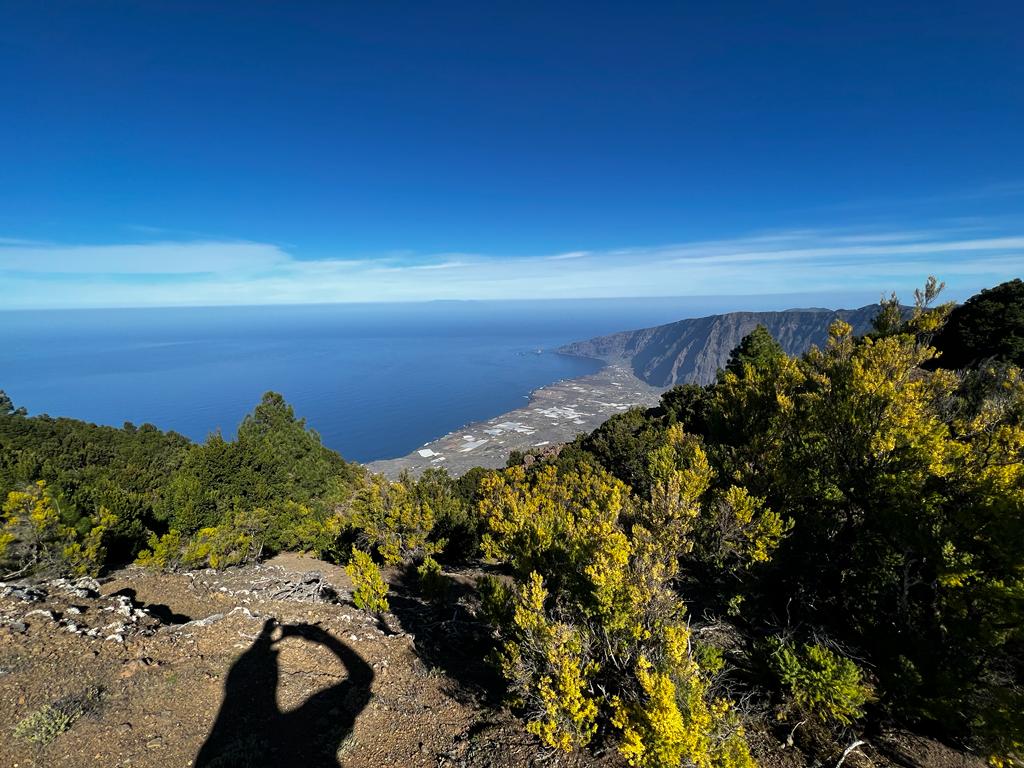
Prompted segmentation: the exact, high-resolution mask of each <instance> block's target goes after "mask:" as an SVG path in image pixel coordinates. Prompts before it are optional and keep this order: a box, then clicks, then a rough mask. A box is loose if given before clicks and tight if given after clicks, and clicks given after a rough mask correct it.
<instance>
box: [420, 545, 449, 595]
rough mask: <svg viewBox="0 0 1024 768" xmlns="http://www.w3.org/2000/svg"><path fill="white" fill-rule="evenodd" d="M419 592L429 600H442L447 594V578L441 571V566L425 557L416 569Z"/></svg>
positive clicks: (429, 557) (432, 559) (430, 558)
mask: <svg viewBox="0 0 1024 768" xmlns="http://www.w3.org/2000/svg"><path fill="white" fill-rule="evenodd" d="M416 577H417V580H418V581H419V586H420V592H422V593H423V596H424V597H427V598H429V599H431V600H442V599H444V596H445V594H446V593H447V592H448V583H449V581H448V577H447V576H445V575H444V573H442V571H441V565H440V564H439V563H438V562H437V560H435V559H434V558H432V557H431V556H430V555H427V557H426V558H424V560H423V562H422V563H420V565H419V567H418V568H417V569H416Z"/></svg>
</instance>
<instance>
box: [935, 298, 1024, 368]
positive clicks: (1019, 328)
mask: <svg viewBox="0 0 1024 768" xmlns="http://www.w3.org/2000/svg"><path fill="white" fill-rule="evenodd" d="M934 345H935V348H936V349H938V351H939V352H940V353H941V356H940V357H939V358H938V360H937V364H938V365H939V366H941V367H942V368H949V369H959V368H966V367H968V366H971V365H975V364H977V363H980V362H982V361H986V360H994V361H998V362H1010V363H1013V364H1014V365H1018V366H1021V365H1024V281H1021V280H1020V279H1019V278H1018V279H1016V280H1010V281H1008V282H1005V283H1001V284H999V285H997V286H995V287H994V288H988V289H985V290H983V291H981V292H980V293H978V294H975V295H974V296H972V297H971V298H969V299H968V300H967V301H965V302H964V303H963V304H961V305H960V306H958V307H957V308H956V309H954V310H953V312H952V314H951V315H950V316H949V320H948V321H947V322H946V325H945V327H944V328H943V329H942V331H941V332H940V333H939V334H938V335H936V337H935V341H934Z"/></svg>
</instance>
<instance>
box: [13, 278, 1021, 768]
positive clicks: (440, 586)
mask: <svg viewBox="0 0 1024 768" xmlns="http://www.w3.org/2000/svg"><path fill="white" fill-rule="evenodd" d="M941 287H942V286H941V284H939V283H938V282H937V281H935V280H929V282H928V283H927V284H926V286H925V287H924V288H923V289H922V290H921V291H919V292H918V293H917V295H916V297H915V306H914V307H913V308H906V307H902V306H901V305H900V304H899V302H898V300H897V299H895V298H890V299H886V300H885V301H883V303H882V305H881V307H880V312H879V316H878V320H877V321H876V323H875V326H874V329H873V330H872V332H871V333H868V334H867V335H865V336H863V337H856V336H854V334H853V332H852V329H851V327H850V326H849V325H847V324H845V323H842V322H837V323H835V324H834V325H833V326H832V328H831V329H830V332H829V336H828V340H827V342H826V343H825V345H824V346H823V347H822V348H820V349H819V348H814V349H812V350H810V351H809V352H808V353H807V354H805V355H803V356H802V357H799V358H795V357H789V356H787V355H785V354H783V353H782V351H781V349H780V348H779V346H778V345H777V344H776V343H775V342H774V340H772V339H771V336H770V335H769V334H768V333H767V331H765V330H764V329H763V328H759V329H757V330H755V331H754V332H753V333H752V334H751V335H750V336H748V337H747V338H746V339H745V340H744V342H743V343H742V344H740V346H739V347H738V348H737V350H736V351H735V352H734V354H733V355H732V356H731V357H730V359H729V361H728V362H727V364H726V365H725V367H724V368H723V370H722V371H721V372H720V374H719V375H718V377H717V379H716V381H715V382H714V383H712V384H710V385H708V386H706V387H697V386H693V385H686V386H682V387H678V388H676V389H674V390H671V391H669V392H667V393H666V394H665V396H664V397H663V399H662V402H661V405H660V406H659V407H657V408H654V409H650V410H647V411H644V410H640V409H634V410H632V411H628V412H625V413H623V414H621V415H619V416H616V417H613V418H612V419H609V420H608V421H607V422H606V423H605V424H603V425H602V426H601V427H599V428H598V429H597V430H595V431H594V432H593V433H591V434H589V435H585V436H581V437H580V438H578V439H577V440H575V441H574V442H573V443H571V444H569V445H567V446H565V447H564V448H563V449H562V450H561V451H560V452H558V453H557V454H545V455H538V456H531V457H529V458H530V459H531V460H530V461H526V460H525V459H524V460H522V461H518V462H517V461H512V462H510V464H511V465H510V466H509V467H507V468H505V469H503V470H500V471H489V470H475V471H473V472H471V473H468V474H467V475H466V476H464V477H463V478H459V479H458V480H455V479H453V478H451V477H449V476H448V475H447V474H446V473H445V472H443V471H441V470H430V471H428V472H425V473H424V474H423V476H421V477H420V478H413V477H411V476H408V475H404V476H402V477H400V478H399V479H398V480H397V481H392V480H387V479H385V478H382V477H367V476H366V475H365V474H364V473H363V472H362V471H361V470H359V469H358V468H356V467H354V466H352V465H349V464H347V463H345V462H344V461H342V460H341V459H340V457H337V456H336V454H333V453H332V452H330V451H327V450H326V449H324V448H323V447H322V445H320V443H319V438H318V437H316V434H315V433H313V432H311V431H310V430H308V429H306V427H305V425H304V423H303V422H302V421H301V420H298V419H296V418H295V416H294V414H293V413H292V411H291V408H290V407H288V406H287V405H286V404H285V403H284V402H283V400H281V399H280V397H279V396H275V395H270V394H268V396H266V397H265V398H264V400H263V402H262V403H261V404H260V405H259V406H258V407H257V409H256V410H255V411H254V413H253V414H252V415H251V416H250V417H247V419H246V421H245V423H244V424H243V426H242V427H241V428H240V429H239V435H238V438H237V439H236V440H235V441H226V440H223V439H222V438H220V437H219V436H214V437H212V438H211V439H210V440H209V441H207V443H205V444H204V445H191V444H188V443H187V441H184V440H183V439H182V438H179V437H177V436H174V435H167V434H163V433H159V432H157V431H156V430H152V429H150V428H146V427H142V428H137V429H136V428H132V430H128V429H126V430H106V428H98V427H97V428H92V427H90V426H89V425H81V424H80V423H78V422H67V421H66V420H56V421H54V420H51V419H46V418H39V419H35V418H33V417H28V416H26V415H25V414H23V413H18V412H17V411H16V410H15V409H14V408H13V405H10V406H9V407H6V408H5V410H6V413H3V414H0V447H3V448H4V450H3V451H0V481H2V486H0V487H2V490H3V491H4V493H5V498H6V503H5V504H4V523H3V528H2V531H0V559H3V560H4V562H5V568H6V569H8V570H14V569H25V570H26V571H30V570H33V569H36V570H38V571H40V572H42V571H63V572H67V573H95V572H96V571H97V570H98V569H99V568H101V567H102V566H103V564H104V563H109V562H124V561H126V560H128V559H131V558H132V557H134V556H136V555H138V561H139V562H140V563H142V564H146V565H150V566H153V567H157V568H169V569H174V568H187V567H199V566H210V567H214V568H223V567H227V566H230V565H234V564H238V563H244V562H249V561H253V560H259V559H260V558H262V557H263V556H265V555H266V554H267V553H270V552H274V551H279V550H281V549H296V550H305V551H310V552H314V553H316V554H318V555H319V556H321V557H325V558H327V559H331V560H334V561H347V562H348V565H347V570H348V573H349V575H350V577H351V579H352V581H353V584H354V587H355V591H354V601H355V603H356V605H357V606H359V607H360V608H362V609H364V610H367V611H371V612H381V611H385V610H387V609H388V602H387V592H388V586H387V584H386V583H385V582H384V580H383V577H382V576H381V571H380V567H379V566H378V563H384V564H386V565H389V566H394V567H400V568H404V569H406V572H407V573H408V574H410V576H414V579H415V582H416V583H417V584H418V586H419V588H420V590H421V593H422V594H423V595H424V596H426V597H429V598H431V599H432V600H437V601H441V600H443V599H444V597H443V596H444V593H445V590H446V587H447V586H448V585H449V581H448V579H447V577H446V576H445V575H444V573H443V569H442V564H450V563H452V562H456V561H466V560H473V559H475V558H484V559H486V560H488V561H489V562H490V564H491V566H493V568H494V570H496V571H497V572H499V573H500V574H501V575H500V576H495V575H491V576H488V577H484V578H482V579H480V580H479V582H478V589H477V593H478V597H479V598H480V602H481V604H482V608H483V614H484V615H485V616H486V621H487V622H488V623H489V627H490V630H492V631H493V636H494V640H495V644H496V650H495V653H494V658H493V660H494V662H495V664H496V666H497V668H498V669H499V670H500V671H501V673H502V675H503V677H504V680H505V683H506V686H507V693H508V695H509V699H510V700H511V702H512V703H513V704H514V706H515V708H516V711H517V712H518V713H519V714H520V715H521V716H522V718H523V719H524V720H525V723H526V728H527V729H528V730H529V731H530V732H531V733H533V734H534V735H535V736H536V737H537V738H538V739H539V740H540V742H541V743H543V744H544V745H546V746H547V747H549V748H551V749H556V750H563V751H572V750H580V749H587V748H588V747H592V746H593V745H594V744H595V743H601V744H602V745H604V744H606V743H609V742H614V743H615V744H616V746H617V748H618V750H619V752H620V754H621V755H622V757H623V758H624V759H626V760H627V761H628V762H629V763H630V764H632V765H635V766H643V767H644V768H663V767H665V768H668V767H671V768H676V767H677V766H700V767H701V768H732V767H737V768H739V767H743V766H751V765H753V758H752V757H751V754H750V749H749V748H748V746H747V735H748V734H749V733H750V732H751V731H752V730H754V729H760V730H765V729H771V728H772V727H773V726H772V724H771V723H768V722H766V719H765V718H764V717H763V716H760V715H758V716H755V717H748V715H747V713H746V709H747V708H746V707H743V706H740V705H739V704H738V703H737V702H739V701H741V700H742V701H746V702H751V701H753V702H755V703H756V706H754V707H752V709H753V710H754V711H755V712H757V713H763V712H765V711H767V710H768V709H769V707H770V706H771V705H772V704H777V703H778V702H780V701H781V702H783V707H782V713H783V716H784V718H785V719H786V722H787V725H788V724H789V723H790V722H792V721H800V722H802V721H807V722H808V723H809V722H814V723H816V724H817V725H818V726H819V727H820V730H821V731H822V732H825V733H830V734H832V735H833V736H836V735H837V734H839V733H840V732H843V733H845V734H847V735H848V734H849V733H851V732H857V731H858V730H859V729H860V728H862V727H864V728H866V727H868V726H869V725H870V724H871V723H873V722H877V721H876V718H886V719H894V720H897V721H899V722H905V723H914V724H920V725H922V726H925V727H928V728H930V729H932V730H934V731H937V732H941V733H944V734H947V735H948V736H949V737H950V738H951V739H956V740H957V741H958V742H959V743H965V744H968V745H970V747H971V748H972V749H976V750H978V751H981V752H983V753H984V754H986V755H987V756H989V757H990V760H991V763H992V764H993V765H994V766H1003V767H1004V768H1008V767H1011V766H1017V765H1021V764H1022V763H1021V761H1022V757H1021V751H1022V747H1021V744H1022V743H1024V721H1022V719H1021V716H1020V712H1021V711H1024V619H1022V617H1024V374H1022V372H1021V369H1020V368H1018V367H1017V362H1019V359H1018V357H1016V356H1015V353H1016V351H1017V350H1016V347H1014V346H1013V345H1012V344H1010V345H1009V346H1007V345H1006V344H1003V345H1000V344H994V345H993V350H994V351H993V352H992V354H989V355H986V357H985V359H983V360H975V359H973V358H972V359H969V360H966V362H963V363H961V362H956V364H954V363H953V361H954V357H953V356H952V355H953V353H952V352H951V351H950V350H951V349H952V347H950V346H948V345H949V344H953V343H954V341H951V339H954V340H955V339H964V338H971V339H974V338H977V335H978V334H988V335H990V336H993V335H994V336H998V335H999V334H1000V333H1001V331H1000V330H999V326H998V320H999V315H1000V312H1001V311H1002V310H1000V309H999V307H1003V306H1004V305H1005V304H1006V301H1007V300H1009V301H1011V303H1012V297H1014V296H1016V295H1017V293H1016V292H1018V291H1019V290H1020V288H1019V286H1016V285H1011V286H1010V287H1009V288H1005V287H1000V289H999V290H996V291H995V292H994V293H992V294H990V295H986V296H985V297H984V301H981V300H979V301H977V302H974V303H973V304H972V303H971V302H968V305H970V308H969V309H968V305H964V308H963V309H961V310H958V311H957V313H956V314H954V315H951V313H952V312H953V308H952V306H951V305H940V304H938V303H937V302H938V298H939V296H940V293H941ZM1007 297H1010V298H1009V299H1007ZM993 302H995V304H993ZM1000 302H1001V303H1000ZM997 305H998V306H997ZM993 307H996V309H993ZM1004 314H1005V315H1006V318H1007V322H1014V323H1015V322H1017V320H1016V319H1015V318H1018V314H1019V313H1016V312H1015V311H1011V310H1007V311H1006V312H1005V313H1004ZM951 317H952V318H957V319H956V320H955V322H956V323H959V329H958V330H956V332H955V333H954V331H953V330H950V328H952V327H953V326H947V320H948V321H949V322H950V323H953V322H954V320H952V319H950V318H951ZM1018 319H1019V318H1018ZM979 329H981V330H979ZM933 343H934V344H937V345H938V348H937V347H936V346H933ZM957 343H959V342H957ZM943 350H944V351H943ZM947 354H950V357H949V358H948V360H947V359H946V358H945V356H946V355H947ZM93 430H100V431H98V432H94V431H93ZM108 438H109V439H110V446H109V447H108V448H107V450H106V451H105V452H99V453H98V454H97V455H99V456H100V459H97V460H96V461H94V462H92V463H90V462H89V461H87V460H85V459H83V458H82V456H83V455H87V454H88V453H89V451H92V450H94V449H95V445H96V444H103V442H104V441H105V440H107V439H108ZM79 440H82V441H85V443H86V446H87V447H88V450H87V449H86V448H83V447H81V446H78V443H77V441H79ZM129 467H141V468H142V469H141V470H140V471H139V472H138V473H137V474H133V473H132V471H130V469H129ZM449 591H452V590H449ZM702 622H707V623H712V624H715V625H718V626H727V627H728V628H729V631H730V632H732V633H734V634H735V636H736V637H737V638H738V640H737V641H736V642H734V643H732V644H731V645H729V647H728V648H726V649H724V650H723V649H722V648H719V647H718V646H716V645H713V644H708V643H704V642H702V641H698V640H697V639H696V638H701V639H702V640H703V638H705V637H706V635H704V634H701V632H700V631H699V630H700V629H701V626H700V625H701V623H702ZM705 628H706V627H705ZM730 636H731V635H730ZM793 638H798V639H799V640H794V639H793ZM822 638H829V639H830V640H828V641H826V640H823V639H822ZM833 640H834V642H833ZM752 648H753V649H755V650H754V651H751V649H752ZM759 662H765V663H764V664H761V665H760V667H759ZM758 670H760V671H758ZM765 671H767V674H762V673H764V672H765ZM723 681H724V682H723ZM869 681H870V684H869ZM869 704H870V706H869ZM26 727H27V726H26ZM807 727H808V728H809V727H810V726H807ZM835 747H836V745H835V744H833V745H831V747H830V748H832V749H834V748H835Z"/></svg>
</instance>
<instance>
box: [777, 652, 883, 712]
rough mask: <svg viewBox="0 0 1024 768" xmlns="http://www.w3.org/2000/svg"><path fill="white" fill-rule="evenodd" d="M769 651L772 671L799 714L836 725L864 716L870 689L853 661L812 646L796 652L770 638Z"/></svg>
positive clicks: (869, 697)
mask: <svg viewBox="0 0 1024 768" xmlns="http://www.w3.org/2000/svg"><path fill="white" fill-rule="evenodd" d="M769 649H770V658H769V663H770V665H771V667H772V670H773V671H774V672H775V674H776V675H778V679H779V682H780V683H782V685H783V686H785V687H786V688H787V689H788V693H789V695H790V696H791V697H792V703H793V705H795V707H796V708H797V709H798V710H799V711H800V712H801V713H803V714H806V715H810V716H812V717H814V718H816V719H818V720H819V721H820V722H822V723H826V724H839V725H849V724H850V723H852V722H853V721H854V720H857V719H859V718H860V717H862V716H863V715H864V710H863V706H864V705H865V704H866V703H867V702H868V701H870V699H871V688H870V687H869V686H868V685H867V684H866V683H865V682H864V677H863V674H862V672H861V670H860V668H859V667H858V666H857V665H856V664H855V663H854V662H853V661H851V660H850V659H848V658H845V657H844V656H840V655H839V654H837V653H835V652H833V651H831V650H830V649H828V648H826V647H825V646H823V645H818V644H815V643H805V644H804V645H802V646H801V647H800V648H799V649H797V648H796V647H795V646H793V645H791V644H790V643H788V642H786V641H784V640H781V639H779V638H773V639H772V640H771V641H770V642H769Z"/></svg>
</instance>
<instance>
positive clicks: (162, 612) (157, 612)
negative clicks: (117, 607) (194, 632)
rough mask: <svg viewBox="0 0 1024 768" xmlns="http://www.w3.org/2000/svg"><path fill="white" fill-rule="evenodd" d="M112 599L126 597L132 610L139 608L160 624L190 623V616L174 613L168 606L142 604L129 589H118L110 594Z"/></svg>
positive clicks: (132, 590) (133, 591) (134, 592)
mask: <svg viewBox="0 0 1024 768" xmlns="http://www.w3.org/2000/svg"><path fill="white" fill-rule="evenodd" d="M111 596H112V597H127V598H128V599H129V600H131V601H132V607H133V608H141V609H142V610H144V611H146V612H147V613H148V614H149V615H150V616H153V617H154V618H156V619H159V620H160V623H161V624H186V623H187V622H190V621H192V617H191V616H186V615H185V614H183V613H175V612H174V611H172V610H171V608H170V606H167V605H164V604H163V603H144V602H142V601H141V600H139V597H138V594H137V593H136V591H135V590H134V589H132V588H131V587H125V588H124V589H119V590H117V592H112V593H111Z"/></svg>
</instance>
